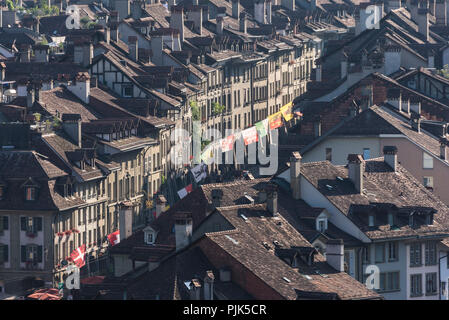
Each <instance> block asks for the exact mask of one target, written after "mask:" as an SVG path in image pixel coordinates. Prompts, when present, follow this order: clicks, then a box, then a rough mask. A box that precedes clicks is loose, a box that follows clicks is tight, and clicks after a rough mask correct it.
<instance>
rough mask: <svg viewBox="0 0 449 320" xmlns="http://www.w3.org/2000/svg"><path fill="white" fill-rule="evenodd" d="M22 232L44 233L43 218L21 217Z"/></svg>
mask: <svg viewBox="0 0 449 320" xmlns="http://www.w3.org/2000/svg"><path fill="white" fill-rule="evenodd" d="M20 230H22V231H26V232H27V233H33V234H35V233H37V232H38V231H42V218H41V217H34V218H33V217H20Z"/></svg>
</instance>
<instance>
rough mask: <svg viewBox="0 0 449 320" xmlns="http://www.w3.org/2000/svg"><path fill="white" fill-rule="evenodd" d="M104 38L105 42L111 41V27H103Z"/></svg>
mask: <svg viewBox="0 0 449 320" xmlns="http://www.w3.org/2000/svg"><path fill="white" fill-rule="evenodd" d="M104 39H105V41H106V43H107V44H110V43H111V29H110V28H109V27H106V26H105V27H104Z"/></svg>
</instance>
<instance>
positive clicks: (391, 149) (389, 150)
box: [383, 146, 398, 172]
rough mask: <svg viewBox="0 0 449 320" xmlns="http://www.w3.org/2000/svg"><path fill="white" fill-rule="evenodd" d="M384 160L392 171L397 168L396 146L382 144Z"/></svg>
mask: <svg viewBox="0 0 449 320" xmlns="http://www.w3.org/2000/svg"><path fill="white" fill-rule="evenodd" d="M383 152H384V161H385V163H386V164H388V165H389V166H390V167H391V168H392V169H393V171H394V172H396V171H397V169H398V148H396V146H384V149H383Z"/></svg>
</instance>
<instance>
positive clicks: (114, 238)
mask: <svg viewBox="0 0 449 320" xmlns="http://www.w3.org/2000/svg"><path fill="white" fill-rule="evenodd" d="M108 240H109V243H110V244H111V246H113V245H116V244H117V243H119V242H120V230H117V231H115V232H113V233H111V234H109V235H108Z"/></svg>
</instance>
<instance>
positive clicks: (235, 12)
mask: <svg viewBox="0 0 449 320" xmlns="http://www.w3.org/2000/svg"><path fill="white" fill-rule="evenodd" d="M232 17H233V18H235V19H237V20H238V19H239V18H240V0H232Z"/></svg>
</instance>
